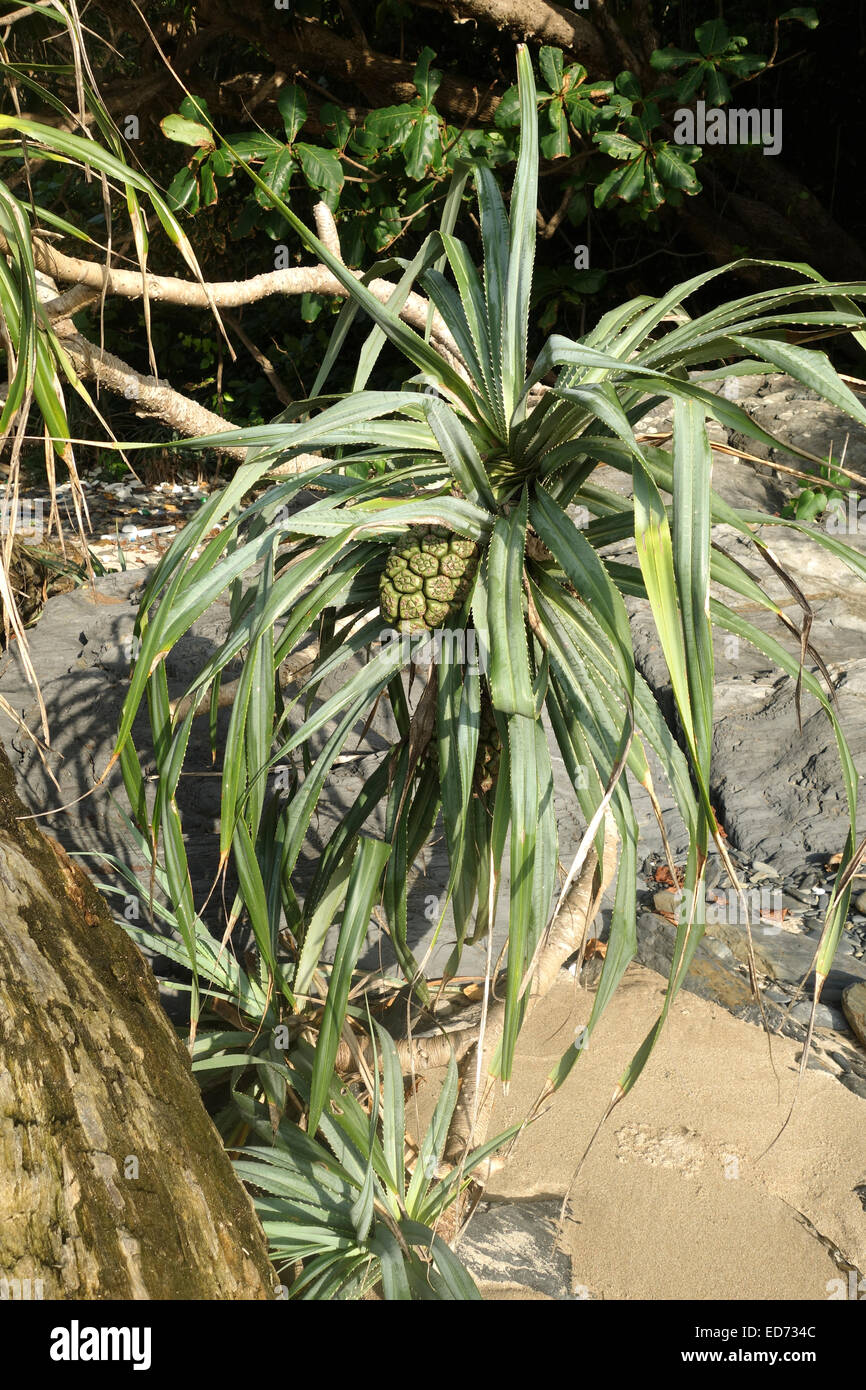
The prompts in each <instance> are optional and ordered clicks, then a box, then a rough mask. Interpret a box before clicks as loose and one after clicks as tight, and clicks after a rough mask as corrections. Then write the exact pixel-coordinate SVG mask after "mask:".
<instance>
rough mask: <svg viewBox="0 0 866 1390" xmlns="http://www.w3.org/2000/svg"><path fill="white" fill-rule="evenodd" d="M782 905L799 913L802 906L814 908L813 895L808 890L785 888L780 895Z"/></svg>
mask: <svg viewBox="0 0 866 1390" xmlns="http://www.w3.org/2000/svg"><path fill="white" fill-rule="evenodd" d="M782 904H783V906H784V907H790V908H793V910H794V911H795V912H799V910H800V908H801V907H803V906H806V907H814V906H815V895H814V893H813V892H812V890H811V889H810V888H787V889H786V890H785V892H784V893H783V894H782Z"/></svg>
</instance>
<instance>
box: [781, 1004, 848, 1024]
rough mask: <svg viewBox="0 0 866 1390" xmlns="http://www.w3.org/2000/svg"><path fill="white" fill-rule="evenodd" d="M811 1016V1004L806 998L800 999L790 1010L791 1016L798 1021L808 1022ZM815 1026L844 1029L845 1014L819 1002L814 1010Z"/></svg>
mask: <svg viewBox="0 0 866 1390" xmlns="http://www.w3.org/2000/svg"><path fill="white" fill-rule="evenodd" d="M811 1016H812V1004H811V1001H810V1000H808V999H801V1000H800V1001H799V1002H798V1003H797V1004H795V1005H794V1007H793V1009H792V1010H791V1018H795V1019H796V1020H797V1022H798V1023H805V1024H808V1022H809V1019H810V1018H811ZM815 1027H816V1028H835V1029H837V1030H838V1029H843V1030H845V1029H846V1024H845V1015H844V1014H842V1013H840V1012H839V1010H838V1009H831V1008H830V1005H829V1004H819V1005H818V1007H817V1009H816V1010H815ZM846 1031H847V1030H846Z"/></svg>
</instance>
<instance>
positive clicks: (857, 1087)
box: [839, 1072, 866, 1100]
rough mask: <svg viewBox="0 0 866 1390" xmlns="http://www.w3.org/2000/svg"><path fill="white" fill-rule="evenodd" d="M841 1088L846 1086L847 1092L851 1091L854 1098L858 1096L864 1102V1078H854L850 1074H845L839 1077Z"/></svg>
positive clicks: (865, 1079) (865, 1098)
mask: <svg viewBox="0 0 866 1390" xmlns="http://www.w3.org/2000/svg"><path fill="white" fill-rule="evenodd" d="M839 1080H840V1081H841V1082H842V1085H843V1086H847V1087H848V1090H849V1091H853V1092H854V1094H855V1096H860V1098H861V1099H862V1100H866V1077H862V1076H854V1075H853V1073H852V1072H846V1073H844V1074H843V1075H842V1076H840V1077H839Z"/></svg>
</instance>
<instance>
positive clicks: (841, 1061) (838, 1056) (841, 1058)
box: [830, 1052, 851, 1071]
mask: <svg viewBox="0 0 866 1390" xmlns="http://www.w3.org/2000/svg"><path fill="white" fill-rule="evenodd" d="M830 1056H831V1057H832V1058H833V1061H834V1062H835V1063H836V1066H837V1067H841V1069H842V1071H850V1070H851V1062H850V1060H849V1058H847V1057H846V1056H845V1054H844V1052H831V1053H830Z"/></svg>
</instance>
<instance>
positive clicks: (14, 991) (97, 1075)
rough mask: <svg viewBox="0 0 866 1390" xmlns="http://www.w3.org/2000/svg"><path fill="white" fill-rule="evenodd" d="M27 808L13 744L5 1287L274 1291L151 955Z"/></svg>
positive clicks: (251, 1294) (7, 894)
mask: <svg viewBox="0 0 866 1390" xmlns="http://www.w3.org/2000/svg"><path fill="white" fill-rule="evenodd" d="M26 814H27V812H26V808H25V807H24V806H23V805H22V803H21V802H20V800H19V799H18V797H17V795H16V792H15V785H14V777H13V774H12V770H11V768H10V766H9V762H8V760H7V758H6V754H5V753H4V752H3V750H2V748H0V1290H2V1291H3V1293H4V1295H5V1296H12V1297H16V1296H18V1297H20V1296H21V1290H22V1289H23V1290H26V1291H27V1292H29V1294H30V1296H31V1297H43V1298H54V1299H128V1298H134V1299H150V1298H153V1299H157V1298H158V1299H211V1298H212V1299H266V1298H268V1297H272V1296H273V1290H274V1288H275V1285H276V1279H275V1275H274V1272H273V1270H272V1268H271V1266H270V1264H269V1261H268V1254H267V1246H266V1242H265V1238H264V1235H263V1232H262V1230H261V1227H260V1225H259V1223H258V1220H257V1218H256V1215H255V1212H254V1209H253V1206H252V1203H251V1201H250V1199H249V1197H248V1196H247V1194H246V1192H245V1191H244V1189H243V1187H242V1186H241V1184H240V1182H238V1180H237V1178H236V1177H235V1175H234V1172H233V1170H232V1166H231V1163H230V1161H229V1159H228V1156H227V1155H226V1153H225V1151H224V1149H223V1147H222V1143H221V1141H220V1138H219V1135H218V1134H217V1131H216V1129H215V1128H214V1126H213V1124H212V1122H211V1120H210V1118H209V1117H208V1115H207V1113H206V1111H205V1109H204V1106H203V1104H202V1101H201V1096H200V1093H199V1089H198V1086H197V1085H196V1083H195V1080H194V1078H193V1076H192V1074H191V1071H190V1064H189V1057H188V1055H187V1052H186V1050H185V1048H184V1047H183V1045H182V1044H181V1043H180V1041H179V1040H178V1038H177V1037H176V1036H175V1033H174V1031H173V1029H172V1027H171V1025H170V1023H169V1021H168V1019H167V1018H166V1016H165V1014H164V1013H163V1011H162V1008H161V1006H160V1003H159V995H158V991H157V988H156V983H155V981H154V979H153V976H152V974H151V972H150V970H149V968H148V966H147V964H146V963H145V961H144V958H143V956H142V955H141V954H140V953H139V951H138V950H137V948H136V947H135V946H134V945H133V943H132V942H131V941H130V940H129V938H128V937H126V936H125V934H124V933H123V931H122V930H121V928H120V927H118V926H117V925H116V924H115V923H114V921H113V920H112V918H111V915H110V913H109V912H108V909H107V907H106V905H105V903H104V902H103V900H102V898H101V897H100V895H99V893H98V892H97V891H96V889H95V888H94V886H93V884H92V883H91V881H90V879H89V878H88V876H87V874H86V873H85V872H84V871H83V870H82V869H81V868H79V867H78V866H77V865H76V864H74V863H73V861H72V860H71V859H69V858H68V857H67V855H66V854H65V852H64V851H63V850H62V849H61V848H60V846H59V845H57V844H56V843H55V842H54V841H52V840H50V839H48V838H47V837H46V836H45V835H43V834H41V833H40V832H39V831H38V830H36V829H34V822H33V821H30V820H20V819H18V817H21V816H24V815H26ZM27 1280H30V1285H29V1288H28V1285H27V1284H26V1281H27ZM17 1281H21V1282H20V1285H19V1283H18V1282H17ZM25 1296H26V1294H25Z"/></svg>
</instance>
